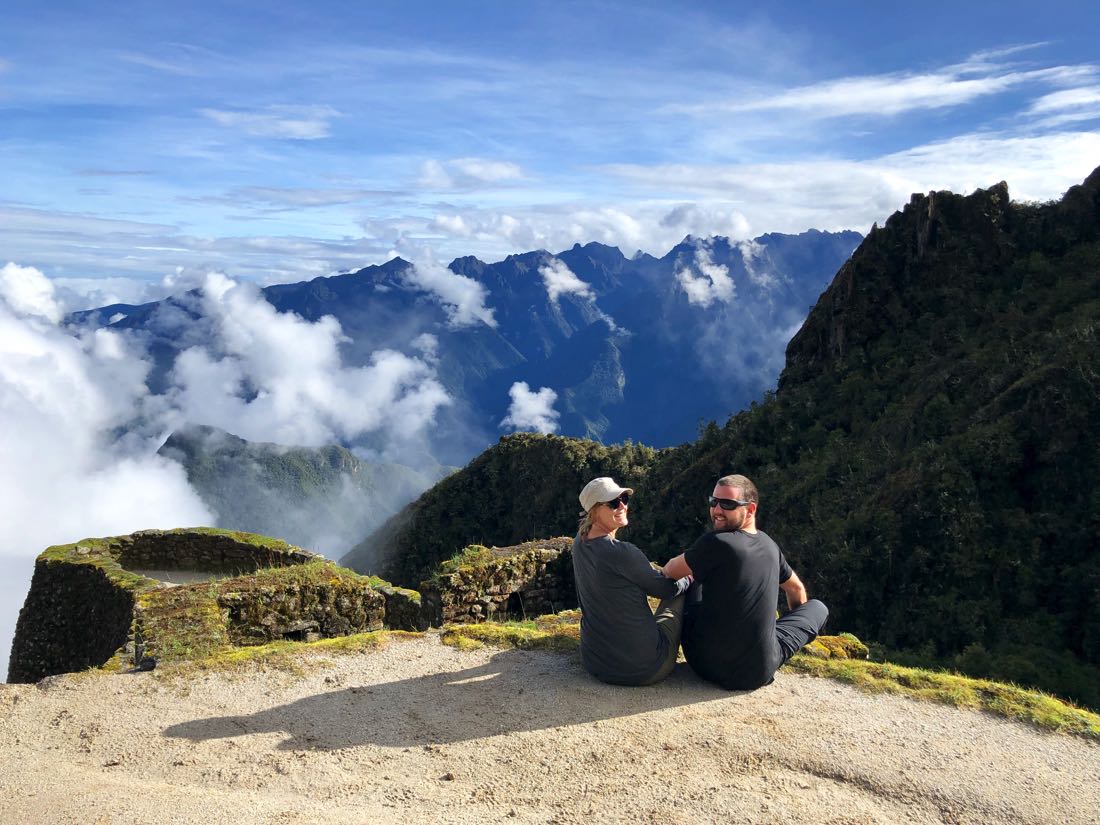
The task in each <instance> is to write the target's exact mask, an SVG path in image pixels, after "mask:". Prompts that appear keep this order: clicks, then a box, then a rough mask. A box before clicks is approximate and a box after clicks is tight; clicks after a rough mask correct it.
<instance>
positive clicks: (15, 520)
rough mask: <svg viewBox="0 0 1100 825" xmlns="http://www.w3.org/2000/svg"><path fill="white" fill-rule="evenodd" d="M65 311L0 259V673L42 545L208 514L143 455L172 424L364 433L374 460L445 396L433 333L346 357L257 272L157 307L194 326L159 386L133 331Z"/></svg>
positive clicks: (270, 433)
mask: <svg viewBox="0 0 1100 825" xmlns="http://www.w3.org/2000/svg"><path fill="white" fill-rule="evenodd" d="M180 280H181V281H189V280H190V279H189V278H183V277H182V276H181V279H180ZM181 304H182V305H181ZM67 309H68V308H67V307H66V306H64V303H63V301H62V300H61V298H60V296H59V291H58V290H57V289H55V287H54V285H53V284H52V282H51V281H50V280H49V279H48V278H46V277H45V276H44V275H43V274H42V273H41V272H39V271H38V270H37V269H34V268H33V267H25V266H19V265H17V264H14V263H9V264H7V265H5V266H4V267H3V268H2V269H0V420H2V421H3V422H4V427H3V428H0V489H3V490H5V495H4V496H2V497H0V582H3V585H2V588H3V590H2V593H0V596H2V599H0V671H2V674H0V675H6V673H7V656H8V651H9V645H10V641H11V637H12V634H13V632H14V625H15V619H16V615H17V613H18V610H19V607H20V606H21V605H22V602H23V599H24V597H25V595H26V590H27V587H28V585H29V578H30V571H31V568H32V565H33V559H34V557H35V556H36V555H37V554H38V553H40V552H41V551H42V550H43V549H44V548H45V547H47V546H49V545H52V544H60V543H66V542H71V541H75V540H78V539H81V538H84V537H87V536H99V535H117V534H122V533H130V532H133V531H134V530H138V529H144V528H171V527H181V526H193V525H201V524H213V523H214V521H215V518H216V516H215V514H213V513H211V512H209V511H208V510H207V508H206V507H205V506H204V505H203V503H202V501H201V500H200V499H199V498H198V496H197V494H196V493H195V492H194V491H193V490H192V489H191V487H190V486H189V485H188V483H187V478H186V474H185V473H184V471H183V469H182V467H181V466H180V465H178V464H176V463H174V462H172V461H169V460H167V459H165V458H163V457H161V456H158V455H157V454H156V451H157V449H158V448H159V447H160V445H161V444H162V443H163V441H164V438H165V437H166V436H167V435H168V433H169V432H171V431H172V430H173V429H175V428H177V427H179V426H181V425H182V424H184V423H192V424H209V425H212V426H216V427H220V428H222V429H225V430H228V431H229V432H232V433H234V434H237V435H240V436H241V437H243V438H246V439H249V440H254V441H273V442H276V443H283V444H295V445H303V446H320V445H323V444H328V443H333V442H337V441H340V442H344V443H349V442H352V441H354V440H356V439H358V438H361V437H364V436H370V438H371V445H372V450H373V457H380V458H385V457H387V455H388V454H389V451H390V450H400V449H402V446H403V445H407V444H410V443H412V444H416V443H418V442H419V441H420V440H422V438H423V433H424V431H425V429H426V428H428V427H430V426H431V424H432V423H433V421H434V418H435V415H436V414H437V412H438V411H439V409H440V408H441V407H443V406H445V405H447V404H449V403H450V398H449V397H448V395H447V393H446V391H445V390H444V389H443V387H442V385H441V384H440V382H439V381H438V380H437V379H436V376H435V367H434V365H433V361H434V347H435V344H436V341H435V340H434V339H433V338H432V337H431V336H421V338H420V339H418V340H417V341H416V342H415V349H416V351H417V352H419V353H420V356H421V357H415V356H410V355H406V354H403V353H400V352H396V351H392V350H379V351H376V352H375V353H373V354H372V356H371V358H370V361H369V363H367V364H365V365H363V366H358V367H349V366H346V365H344V364H343V363H342V360H341V357H340V352H339V345H340V343H341V341H342V340H343V333H342V331H341V329H340V325H339V323H337V322H336V321H335V319H333V318H331V317H325V318H322V319H320V320H319V321H317V322H314V323H311V322H308V321H306V320H304V319H302V318H301V317H299V316H297V315H294V314H292V313H280V312H277V311H276V310H275V308H274V307H272V306H271V305H270V304H269V303H267V301H266V300H265V299H264V298H263V295H262V293H260V291H259V288H258V287H256V286H255V285H254V284H250V283H238V282H235V281H233V280H232V279H230V278H228V277H226V276H225V275H222V274H219V273H209V274H207V275H206V276H205V277H204V278H203V280H202V282H201V285H200V287H199V289H198V290H197V292H196V293H193V294H189V295H186V296H183V297H181V298H180V299H178V301H177V302H176V303H167V304H163V305H162V306H161V309H160V314H159V315H158V318H157V320H156V323H157V324H158V325H159V331H160V332H161V334H166V335H178V334H180V333H181V332H182V331H183V330H185V329H186V330H188V331H189V333H190V335H191V336H192V337H191V338H190V339H186V340H181V343H182V344H183V346H184V348H183V350H182V352H181V353H180V355H179V357H178V358H177V359H176V361H175V364H174V366H173V368H172V370H171V372H170V373H169V387H168V389H167V390H166V391H165V392H163V393H162V394H159V395H152V394H150V393H149V391H148V389H147V388H146V383H145V381H146V378H147V376H148V374H149V370H150V369H151V367H152V359H151V357H150V356H149V355H148V354H147V352H146V351H145V341H144V339H143V338H141V337H139V336H138V335H137V334H135V333H131V332H126V331H112V330H109V329H98V330H94V331H90V330H85V331H79V332H77V333H76V334H74V333H73V331H72V330H70V329H68V328H63V327H61V326H59V323H58V322H59V321H60V319H61V318H62V316H63V313H64V312H65V311H66V310H67ZM189 312H195V313H198V314H200V315H201V316H202V318H201V320H200V321H199V322H195V321H194V319H193V317H192V316H191V315H190V314H188V313H189ZM184 322H186V325H184Z"/></svg>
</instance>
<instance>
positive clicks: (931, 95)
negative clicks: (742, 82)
mask: <svg viewBox="0 0 1100 825" xmlns="http://www.w3.org/2000/svg"><path fill="white" fill-rule="evenodd" d="M987 56H988V55H987ZM1095 72H1096V69H1095V67H1093V66H1091V65H1082V66H1054V67H1049V68H1044V69H1034V70H1030V71H1007V70H1006V67H1004V66H998V65H995V64H990V63H988V62H985V61H984V60H972V61H969V62H965V63H963V64H960V65H957V66H948V67H944V68H943V69H941V70H939V71H934V72H923V73H915V72H894V73H890V74H881V75H870V76H857V77H842V78H838V79H835V80H826V81H822V82H820V83H814V84H811V85H808V86H799V87H796V88H793V89H786V90H783V91H779V92H776V93H774V94H771V95H765V96H761V97H757V98H756V99H749V100H743V99H738V100H735V101H730V102H723V101H713V100H712V101H708V102H707V103H706V104H700V105H687V106H679V105H678V106H674V107H671V108H672V110H674V111H683V112H689V113H695V114H700V115H706V116H711V117H713V115H714V114H715V113H716V112H766V111H782V110H790V111H797V112H799V113H801V114H803V115H805V116H808V117H814V118H831V117H844V116H849V115H869V116H873V117H881V116H890V115H897V114H901V113H903V112H908V111H912V110H918V109H941V108H947V107H954V106H961V105H963V104H966V103H971V102H973V101H975V100H977V99H979V98H982V97H988V96H990V95H996V94H1000V93H1002V92H1006V91H1009V90H1010V89H1015V88H1018V87H1021V86H1025V85H1028V84H1036V83H1048V84H1049V83H1054V84H1064V83H1070V82H1074V81H1079V80H1080V79H1082V78H1087V77H1091V76H1093V75H1094V74H1095Z"/></svg>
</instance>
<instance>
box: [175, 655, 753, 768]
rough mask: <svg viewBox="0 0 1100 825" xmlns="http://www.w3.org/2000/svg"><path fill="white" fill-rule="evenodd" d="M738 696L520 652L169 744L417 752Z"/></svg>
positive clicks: (199, 724)
mask: <svg viewBox="0 0 1100 825" xmlns="http://www.w3.org/2000/svg"><path fill="white" fill-rule="evenodd" d="M730 695H736V694H731V693H729V692H727V691H724V690H721V689H719V688H716V687H714V686H713V685H708V684H706V683H705V682H703V681H701V680H700V679H699V678H698V677H696V676H695V675H694V674H693V673H692V672H691V670H690V668H689V667H688V666H687V665H685V664H683V663H681V664H679V665H677V667H676V670H675V671H673V673H672V675H671V676H669V678H668V679H667V680H665V681H664V682H662V683H660V684H658V685H653V686H650V687H644V688H627V687H615V686H612V685H605V684H602V683H600V682H598V681H596V680H595V679H593V678H591V677H590V676H588V675H587V674H586V673H584V671H583V670H582V669H581V666H580V661H579V658H578V657H576V656H561V655H555V654H546V653H538V652H529V651H522V650H507V651H502V652H500V653H497V654H495V655H494V656H493V657H492V659H490V660H489V661H488V662H486V663H485V664H482V665H479V666H477V667H471V668H468V669H465V670H459V671H452V672H448V673H432V674H428V675H425V676H418V677H415V678H410V679H402V680H399V681H394V682H383V683H380V684H365V685H362V686H356V687H348V688H344V689H342V690H334V691H332V692H329V693H320V694H316V695H314V696H308V697H306V698H304V699H299V700H297V701H295V702H291V703H289V704H285V705H279V706H277V707H272V708H268V709H266V710H262V711H259V712H258V713H252V714H248V715H244V716H220V717H210V718H207V719H196V720H194V721H191V722H184V723H181V724H177V725H171V726H170V727H168V728H166V729H165V730H164V735H165V736H167V737H173V738H181V739H189V740H191V741H195V742H200V741H206V740H210V739H224V738H231V737H237V736H247V735H250V734H255V733H282V734H285V735H286V739H285V740H284V741H283V742H282V743H281V744H280V745H279V748H280V749H281V750H337V749H340V748H353V747H357V746H361V745H368V744H373V745H383V746H391V747H411V746H424V745H439V744H446V743H450V742H463V741H467V740H472V739H480V738H483V737H488V736H496V735H499V734H506V733H515V732H520V731H534V730H546V729H550V728H556V727H562V726H568V725H576V724H583V723H586V722H593V721H599V720H604V719H614V718H618V717H623V716H633V715H636V714H639V713H647V712H649V711H656V710H662V709H665V708H671V707H679V706H683V705H690V704H695V703H699V702H707V701H713V700H716V699H721V698H725V697H728V696H730Z"/></svg>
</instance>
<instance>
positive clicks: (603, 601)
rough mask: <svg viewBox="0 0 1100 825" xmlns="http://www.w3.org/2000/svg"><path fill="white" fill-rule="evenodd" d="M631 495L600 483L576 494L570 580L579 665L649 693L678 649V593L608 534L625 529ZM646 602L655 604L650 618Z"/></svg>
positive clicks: (675, 584) (679, 585) (681, 583)
mask: <svg viewBox="0 0 1100 825" xmlns="http://www.w3.org/2000/svg"><path fill="white" fill-rule="evenodd" d="M633 492H634V491H633V490H632V489H630V488H629V487H620V486H619V485H618V484H616V483H615V482H614V481H612V480H611V479H610V478H607V477H601V478H594V479H592V481H590V482H588V484H586V485H585V487H584V489H583V490H581V494H580V500H581V506H582V507H583V508H584V514H583V517H582V518H581V523H580V529H579V531H578V532H577V537H576V538H575V539H574V540H573V572H574V574H575V577H576V580H577V596H578V597H579V599H580V606H581V661H582V662H583V663H584V667H585V670H587V671H588V672H589V673H591V674H592V675H593V676H595V677H596V678H597V679H599V680H601V681H603V682H609V683H611V684H613V685H652V684H653V683H654V682H659V681H660V680H661V679H664V678H665V677H666V676H668V674H669V673H671V672H672V668H673V666H674V665H675V664H676V654H677V652H678V651H679V649H680V630H681V628H682V625H683V615H684V596H683V594H684V591H685V590H687V588H688V586H689V585H690V584H691V577H690V576H685V577H684V578H682V579H678V580H676V581H673V580H672V579H669V578H666V577H665V576H664V575H663V574H662V573H661V571H660V570H656V569H654V568H653V567H652V566H650V563H649V560H648V559H647V558H646V557H645V554H644V553H643V552H642V551H641V550H639V549H638V548H637V547H635V546H634V545H633V544H631V543H630V542H627V541H619V540H618V539H616V538H615V533H616V531H618V530H619V529H620V528H622V527H626V525H627V509H628V507H629V502H630V496H631V495H632V494H633ZM646 596H656V597H658V598H661V599H662V600H663V601H662V602H661V603H660V605H659V606H658V607H657V614H656V616H655V615H654V614H653V612H652V611H651V610H650V609H649V602H648V601H646Z"/></svg>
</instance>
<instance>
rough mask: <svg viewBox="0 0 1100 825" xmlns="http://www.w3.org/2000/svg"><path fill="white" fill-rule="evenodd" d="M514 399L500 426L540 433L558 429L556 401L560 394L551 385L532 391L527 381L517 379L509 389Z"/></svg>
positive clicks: (509, 393)
mask: <svg viewBox="0 0 1100 825" xmlns="http://www.w3.org/2000/svg"><path fill="white" fill-rule="evenodd" d="M508 395H509V396H510V397H511V399H512V403H511V405H510V406H509V407H508V415H507V416H506V417H505V418H504V420H503V421H501V422H500V426H501V427H504V428H506V429H511V430H533V431H534V432H538V433H553V432H557V430H558V416H559V415H560V413H558V411H557V410H555V409H554V402H555V401H557V400H558V394H557V393H556V392H554V391H553V390H552V389H550V388H549V387H540V388H539V390H538V391H537V392H532V391H531V388H530V387H529V386H527V382H526V381H516V382H515V383H514V384H512V387H511V389H509V390H508Z"/></svg>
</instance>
